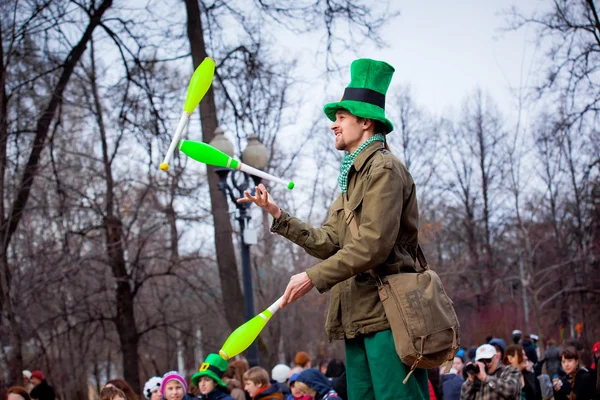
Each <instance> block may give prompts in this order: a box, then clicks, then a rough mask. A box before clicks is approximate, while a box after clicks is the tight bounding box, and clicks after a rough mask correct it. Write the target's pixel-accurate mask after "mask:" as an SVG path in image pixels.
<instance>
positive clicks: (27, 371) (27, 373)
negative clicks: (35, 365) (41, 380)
mask: <svg viewBox="0 0 600 400" xmlns="http://www.w3.org/2000/svg"><path fill="white" fill-rule="evenodd" d="M23 376H24V377H26V378H27V379H31V371H30V370H28V369H26V370H24V371H23Z"/></svg>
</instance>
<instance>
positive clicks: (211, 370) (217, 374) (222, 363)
mask: <svg viewBox="0 0 600 400" xmlns="http://www.w3.org/2000/svg"><path fill="white" fill-rule="evenodd" d="M228 366H229V363H228V362H227V360H223V359H222V358H221V356H220V355H218V354H214V353H211V354H209V355H208V356H207V357H206V360H204V362H203V363H202V365H201V366H200V368H199V369H198V372H196V373H195V374H194V375H193V376H192V382H193V383H194V385H196V386H198V381H199V380H200V377H202V376H208V377H209V378H212V379H213V380H214V381H215V382H217V385H220V386H223V387H225V386H226V384H225V382H223V381H222V380H221V377H222V376H223V374H224V373H225V371H227V367H228Z"/></svg>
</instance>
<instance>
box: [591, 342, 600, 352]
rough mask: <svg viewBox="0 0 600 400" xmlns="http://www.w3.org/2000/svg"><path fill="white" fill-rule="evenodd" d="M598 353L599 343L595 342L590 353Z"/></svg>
mask: <svg viewBox="0 0 600 400" xmlns="http://www.w3.org/2000/svg"><path fill="white" fill-rule="evenodd" d="M599 351H600V342H596V344H595V345H594V347H592V353H597V352H599Z"/></svg>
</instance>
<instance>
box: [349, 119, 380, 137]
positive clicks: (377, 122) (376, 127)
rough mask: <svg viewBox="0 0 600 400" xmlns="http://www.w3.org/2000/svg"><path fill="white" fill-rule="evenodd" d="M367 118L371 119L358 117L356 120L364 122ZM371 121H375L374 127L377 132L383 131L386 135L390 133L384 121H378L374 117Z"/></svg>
mask: <svg viewBox="0 0 600 400" xmlns="http://www.w3.org/2000/svg"><path fill="white" fill-rule="evenodd" d="M353 115H354V114H353ZM366 119H369V118H363V117H356V120H357V121H358V122H359V123H360V122H363V121H364V120H366ZM371 121H373V128H374V131H375V133H383V134H384V135H385V134H387V133H388V131H387V128H386V127H385V124H384V123H383V122H381V121H377V120H375V119H372V120H371Z"/></svg>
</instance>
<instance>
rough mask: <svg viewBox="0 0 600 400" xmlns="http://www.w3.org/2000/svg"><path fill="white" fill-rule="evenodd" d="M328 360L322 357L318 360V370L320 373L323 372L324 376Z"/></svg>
mask: <svg viewBox="0 0 600 400" xmlns="http://www.w3.org/2000/svg"><path fill="white" fill-rule="evenodd" d="M329 362H330V361H329V360H327V359H326V358H322V359H321V361H319V371H321V373H322V374H325V376H327V374H326V372H327V366H328V365H329Z"/></svg>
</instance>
